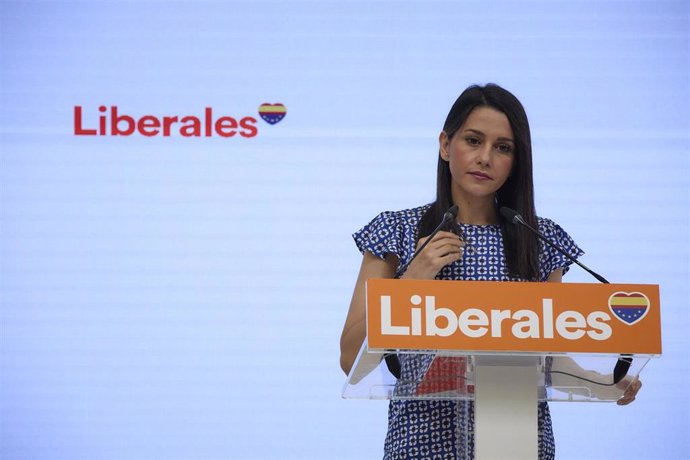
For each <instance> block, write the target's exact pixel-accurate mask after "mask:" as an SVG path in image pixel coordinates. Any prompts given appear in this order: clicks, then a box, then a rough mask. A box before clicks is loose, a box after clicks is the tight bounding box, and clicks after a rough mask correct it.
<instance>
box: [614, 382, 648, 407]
mask: <svg viewBox="0 0 690 460" xmlns="http://www.w3.org/2000/svg"><path fill="white" fill-rule="evenodd" d="M640 388H642V382H641V381H640V380H639V379H637V378H636V379H635V380H633V381H632V382H631V383H630V385H628V388H626V389H625V392H624V393H623V397H621V398H620V399H619V400H618V401H616V403H617V404H618V405H619V406H625V405H627V404H630V403H631V402H633V401H634V400H635V397H636V396H637V392H638V391H640Z"/></svg>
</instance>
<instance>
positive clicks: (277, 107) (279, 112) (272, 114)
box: [259, 102, 287, 125]
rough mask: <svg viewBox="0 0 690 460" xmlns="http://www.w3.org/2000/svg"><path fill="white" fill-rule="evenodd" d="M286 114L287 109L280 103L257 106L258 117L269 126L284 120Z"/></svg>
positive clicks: (265, 103)
mask: <svg viewBox="0 0 690 460" xmlns="http://www.w3.org/2000/svg"><path fill="white" fill-rule="evenodd" d="M286 113H287V108H286V107H285V106H284V105H283V104H280V103H278V104H269V103H268V102H264V103H263V104H261V105H260V106H259V116H261V118H263V120H264V121H265V122H266V123H268V124H270V125H275V124H276V123H278V122H279V121H280V120H282V119H283V118H285V114H286Z"/></svg>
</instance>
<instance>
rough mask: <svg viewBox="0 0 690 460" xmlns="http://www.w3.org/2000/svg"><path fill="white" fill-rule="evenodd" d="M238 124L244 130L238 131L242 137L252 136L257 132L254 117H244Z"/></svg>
mask: <svg viewBox="0 0 690 460" xmlns="http://www.w3.org/2000/svg"><path fill="white" fill-rule="evenodd" d="M240 126H241V127H242V128H244V131H240V136H242V137H254V136H256V134H257V133H258V132H259V131H258V128H257V127H256V118H254V117H244V118H243V119H241V120H240Z"/></svg>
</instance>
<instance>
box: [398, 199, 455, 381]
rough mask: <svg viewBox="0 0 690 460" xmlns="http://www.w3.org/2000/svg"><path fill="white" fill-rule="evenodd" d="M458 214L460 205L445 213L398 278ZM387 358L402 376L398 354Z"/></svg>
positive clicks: (401, 270)
mask: <svg viewBox="0 0 690 460" xmlns="http://www.w3.org/2000/svg"><path fill="white" fill-rule="evenodd" d="M457 216H458V207H457V206H456V205H453V206H451V207H450V208H449V209H448V211H446V213H445V214H443V219H441V223H440V224H438V227H436V229H435V230H434V231H433V232H431V234H430V235H429V237H428V238H427V239H426V241H425V242H424V244H422V245H421V246H420V247H419V248H418V249H417V250H416V251H415V252H414V254H413V255H412V258H411V259H410V260H409V261H408V262H407V263H406V264H405V265H404V266H403V267H401V268H400V269H399V270H398V273H397V275H396V278H399V277H400V275H402V274H403V273H405V270H407V268H408V267H409V266H410V264H411V263H412V261H413V260H414V259H415V258H416V257H417V256H418V255H419V254H420V253H421V252H422V251H423V250H424V248H425V247H426V245H427V244H429V242H430V241H431V240H432V239H433V238H434V236H436V234H437V233H438V232H440V231H441V229H442V228H443V227H445V226H446V225H448V224H449V223H450V222H455V218H456V217H457ZM384 358H385V360H386V366H387V367H388V371H389V372H390V373H391V374H393V376H394V377H395V378H396V379H399V378H400V359H399V358H398V355H397V354H395V353H388V354H386V355H385V356H384Z"/></svg>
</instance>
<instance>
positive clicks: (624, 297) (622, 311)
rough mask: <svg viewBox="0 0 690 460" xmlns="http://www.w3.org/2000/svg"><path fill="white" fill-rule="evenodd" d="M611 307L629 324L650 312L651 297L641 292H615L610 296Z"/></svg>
mask: <svg viewBox="0 0 690 460" xmlns="http://www.w3.org/2000/svg"><path fill="white" fill-rule="evenodd" d="M609 309H610V310H611V312H612V313H613V314H614V316H615V317H616V318H618V319H619V320H620V321H621V322H623V323H624V324H626V325H628V326H632V325H633V324H635V323H637V322H639V321H641V320H642V318H644V317H645V316H646V315H647V313H648V312H649V299H648V298H647V296H646V295H644V294H642V293H641V292H622V291H618V292H614V293H613V294H611V297H609Z"/></svg>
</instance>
